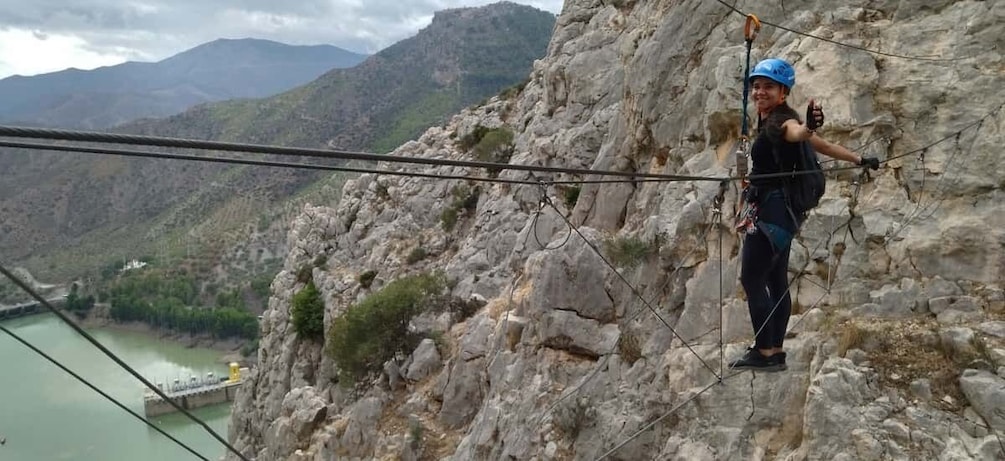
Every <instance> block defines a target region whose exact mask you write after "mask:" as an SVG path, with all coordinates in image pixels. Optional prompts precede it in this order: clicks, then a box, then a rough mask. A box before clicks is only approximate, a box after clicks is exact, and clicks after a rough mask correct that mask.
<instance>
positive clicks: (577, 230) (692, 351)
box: [545, 196, 719, 377]
mask: <svg viewBox="0 0 1005 461" xmlns="http://www.w3.org/2000/svg"><path fill="white" fill-rule="evenodd" d="M545 200H546V202H547V204H548V206H550V207H552V209H554V210H555V213H557V214H558V215H559V216H560V217H561V218H562V220H564V221H565V223H566V224H567V225H569V227H571V228H572V230H573V232H575V233H576V234H577V235H579V238H581V239H583V242H585V243H586V245H587V246H588V247H590V249H592V250H593V252H594V253H596V254H597V256H599V257H600V259H601V260H602V261H604V264H606V265H607V267H609V268H610V269H611V271H613V272H614V274H615V275H617V276H618V278H619V279H620V280H621V281H622V282H623V283H624V284H625V285H626V286H627V287H628V288H629V289H630V290H631V291H632V294H634V295H635V296H636V297H637V298H638V299H640V300H641V301H642V303H643V304H644V305H645V306H646V307H647V308H648V309H649V311H650V312H652V313H653V315H655V316H656V318H657V319H659V321H660V322H661V323H662V324H663V325H664V326H666V327H667V329H669V330H670V332H671V333H673V335H674V336H675V337H676V338H677V339H679V340H680V341H681V343H682V344H684V346H685V347H687V349H688V350H689V351H691V354H693V355H694V356H695V357H697V358H698V360H699V361H700V362H701V364H702V365H704V366H705V368H707V369H708V371H710V372H712V374H713V375H715V376H716V377H719V374H718V373H716V372H715V369H714V368H712V366H711V365H709V364H708V362H706V361H705V359H703V358H701V356H700V355H698V352H697V351H695V350H694V348H693V347H691V345H690V344H688V342H687V341H686V340H685V339H684V338H683V337H681V335H680V334H678V333H677V330H675V329H674V327H672V326H670V323H668V322H667V321H666V319H664V318H663V316H662V315H660V313H659V312H657V311H656V308H654V307H653V306H652V304H650V303H649V301H648V300H646V298H645V297H644V296H642V293H640V292H639V290H638V288H635V286H633V285H632V283H631V282H629V281H628V279H626V278H625V276H624V275H622V274H621V272H619V271H618V269H617V268H616V267H614V264H611V262H610V261H608V260H607V258H606V257H605V256H604V254H603V253H602V252H601V251H600V249H599V248H597V246H596V245H594V244H593V242H591V241H590V239H588V238H586V236H585V235H583V233H582V232H580V231H579V228H577V227H576V226H575V225H573V224H572V222H571V221H569V218H566V217H565V215H563V214H562V212H561V211H560V210H559V209H558V207H556V206H555V204H554V203H553V202H552V201H551V199H550V198H548V197H547V196H546V197H545Z"/></svg>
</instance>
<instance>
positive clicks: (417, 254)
mask: <svg viewBox="0 0 1005 461" xmlns="http://www.w3.org/2000/svg"><path fill="white" fill-rule="evenodd" d="M426 256H427V254H426V249H425V248H422V247H415V248H413V249H412V251H411V252H409V253H408V257H406V258H405V263H406V264H415V263H417V262H419V261H422V260H423V259H426Z"/></svg>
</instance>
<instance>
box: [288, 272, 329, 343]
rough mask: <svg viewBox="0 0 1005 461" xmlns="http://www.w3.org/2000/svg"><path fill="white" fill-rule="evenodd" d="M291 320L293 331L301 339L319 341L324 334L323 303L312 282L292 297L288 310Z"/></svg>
mask: <svg viewBox="0 0 1005 461" xmlns="http://www.w3.org/2000/svg"><path fill="white" fill-rule="evenodd" d="M290 316H291V317H292V320H293V330H294V331H296V332H297V335H298V336H300V337H301V338H305V339H311V340H319V339H322V338H324V332H325V303H324V301H323V300H322V299H321V293H320V292H319V291H318V289H317V287H315V286H314V282H313V281H311V282H308V283H307V286H305V287H304V288H303V289H302V290H300V292H299V293H297V294H296V295H294V296H293V307H292V308H291V309H290Z"/></svg>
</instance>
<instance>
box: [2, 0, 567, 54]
mask: <svg viewBox="0 0 1005 461" xmlns="http://www.w3.org/2000/svg"><path fill="white" fill-rule="evenodd" d="M488 3H492V1H490V0H409V1H402V0H304V1H299V0H298V1H293V2H282V1H275V0H134V1H132V2H124V1H122V0H73V1H72V2H71V1H70V0H32V1H30V2H25V1H24V0H17V1H14V0H0V27H4V26H7V27H19V28H23V29H28V30H34V31H38V33H40V34H50V35H51V34H65V35H74V36H79V37H81V38H83V39H84V40H85V41H87V43H88V47H89V48H90V49H91V50H93V51H96V52H99V53H100V52H110V51H114V52H116V53H117V54H122V53H126V54H130V55H132V56H135V57H145V58H146V59H162V58H164V57H167V56H169V55H172V54H175V53H178V52H180V51H182V50H184V49H187V48H191V47H193V46H196V45H198V44H200V43H205V42H208V41H211V40H214V39H217V38H243V37H255V38H265V39H271V40H276V41H281V42H285V43H291V44H317V43H328V44H332V45H336V46H340V47H343V48H347V49H350V50H353V51H357V52H366V53H373V52H376V51H378V50H380V49H382V48H384V47H386V46H388V45H391V44H392V43H394V42H396V41H398V40H401V39H404V38H406V37H408V36H411V35H414V34H415V33H416V32H417V31H418V29H419V28H420V27H423V26H425V24H428V20H429V18H431V17H432V14H433V12H435V11H438V10H443V9H447V8H457V7H464V6H481V5H485V4H488ZM519 3H525V4H530V5H533V6H536V7H539V8H546V9H550V10H552V11H558V9H560V8H561V0H531V1H520V2H519Z"/></svg>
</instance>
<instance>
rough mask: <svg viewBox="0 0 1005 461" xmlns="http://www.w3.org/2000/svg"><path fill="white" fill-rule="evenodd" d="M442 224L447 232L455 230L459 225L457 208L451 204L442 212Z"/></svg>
mask: <svg viewBox="0 0 1005 461" xmlns="http://www.w3.org/2000/svg"><path fill="white" fill-rule="evenodd" d="M440 224H441V225H443V230H445V231H447V232H450V231H452V230H454V226H457V208H454V207H452V206H450V207H447V208H446V209H444V210H443V212H442V213H440Z"/></svg>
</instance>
